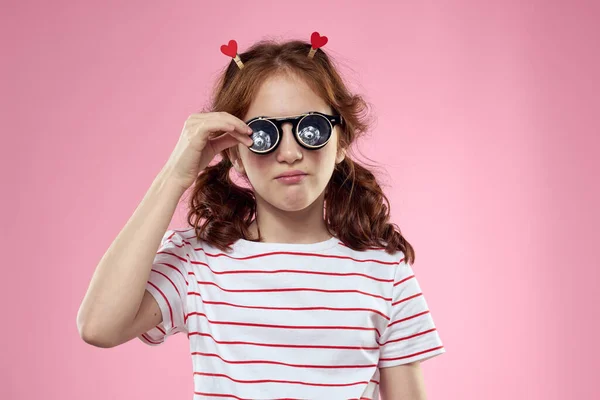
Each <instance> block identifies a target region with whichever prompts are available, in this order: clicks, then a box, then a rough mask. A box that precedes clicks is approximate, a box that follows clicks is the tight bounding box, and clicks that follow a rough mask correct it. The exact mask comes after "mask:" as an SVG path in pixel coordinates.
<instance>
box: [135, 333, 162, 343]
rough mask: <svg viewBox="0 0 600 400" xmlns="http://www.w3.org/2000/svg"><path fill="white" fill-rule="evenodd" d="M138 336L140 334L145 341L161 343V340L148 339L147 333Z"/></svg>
mask: <svg viewBox="0 0 600 400" xmlns="http://www.w3.org/2000/svg"><path fill="white" fill-rule="evenodd" d="M140 336H142V338H143V339H144V340H146V341H147V342H149V343H152V344H161V343H162V341H161V342H156V341H154V340H152V339H150V338H149V337H148V335H146V334H145V333H142V334H141V335H140Z"/></svg>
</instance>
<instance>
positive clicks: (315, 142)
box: [246, 111, 342, 154]
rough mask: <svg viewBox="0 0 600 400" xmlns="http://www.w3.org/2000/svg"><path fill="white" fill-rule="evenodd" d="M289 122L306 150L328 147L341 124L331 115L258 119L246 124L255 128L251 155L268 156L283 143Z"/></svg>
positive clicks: (319, 114)
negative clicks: (335, 127)
mask: <svg viewBox="0 0 600 400" xmlns="http://www.w3.org/2000/svg"><path fill="white" fill-rule="evenodd" d="M286 122H290V123H291V124H292V131H293V132H294V138H295V139H296V141H297V142H298V144H299V145H300V146H302V147H304V148H305V149H307V150H318V149H320V148H322V147H323V146H325V145H326V144H327V143H328V142H329V139H331V136H332V133H333V127H334V126H335V125H337V124H340V125H341V123H342V116H341V115H328V114H324V113H321V112H318V111H311V112H307V113H305V114H300V115H293V116H289V117H273V118H269V117H255V118H252V119H250V120H248V121H247V122H246V124H247V125H248V126H249V127H250V128H252V140H253V142H254V143H252V146H250V147H249V149H250V151H252V152H254V153H256V154H268V153H270V152H272V151H274V150H275V149H276V148H277V146H279V143H280V142H281V135H282V133H283V128H282V126H283V124H284V123H286Z"/></svg>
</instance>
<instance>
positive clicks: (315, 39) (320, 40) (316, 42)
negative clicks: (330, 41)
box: [308, 32, 327, 58]
mask: <svg viewBox="0 0 600 400" xmlns="http://www.w3.org/2000/svg"><path fill="white" fill-rule="evenodd" d="M310 44H311V45H312V46H311V48H310V52H309V53H308V58H313V57H314V55H315V53H316V52H317V49H319V48H320V47H323V46H325V45H326V44H327V36H321V35H320V34H319V32H313V33H312V35H310Z"/></svg>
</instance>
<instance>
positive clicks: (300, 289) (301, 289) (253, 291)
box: [197, 281, 392, 301]
mask: <svg viewBox="0 0 600 400" xmlns="http://www.w3.org/2000/svg"><path fill="white" fill-rule="evenodd" d="M197 283H198V284H199V285H212V286H216V287H218V288H219V289H220V290H222V291H224V292H231V293H269V292H302V291H304V292H320V293H360V294H364V295H365V296H371V297H376V298H378V299H382V300H386V301H392V299H391V298H388V297H383V296H380V295H378V294H372V293H367V292H363V291H360V290H342V289H340V290H336V289H314V288H279V289H224V288H222V287H221V286H219V285H217V284H216V283H214V282H207V281H197Z"/></svg>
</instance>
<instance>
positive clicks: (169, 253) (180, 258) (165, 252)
mask: <svg viewBox="0 0 600 400" xmlns="http://www.w3.org/2000/svg"><path fill="white" fill-rule="evenodd" d="M175 246H177V245H175ZM156 254H167V255H169V256H173V257H175V258H178V259H179V260H181V261H183V262H188V260H187V258H183V257H181V256H180V255H178V254H175V253H171V252H169V251H164V250H161V251H157V252H156Z"/></svg>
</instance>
